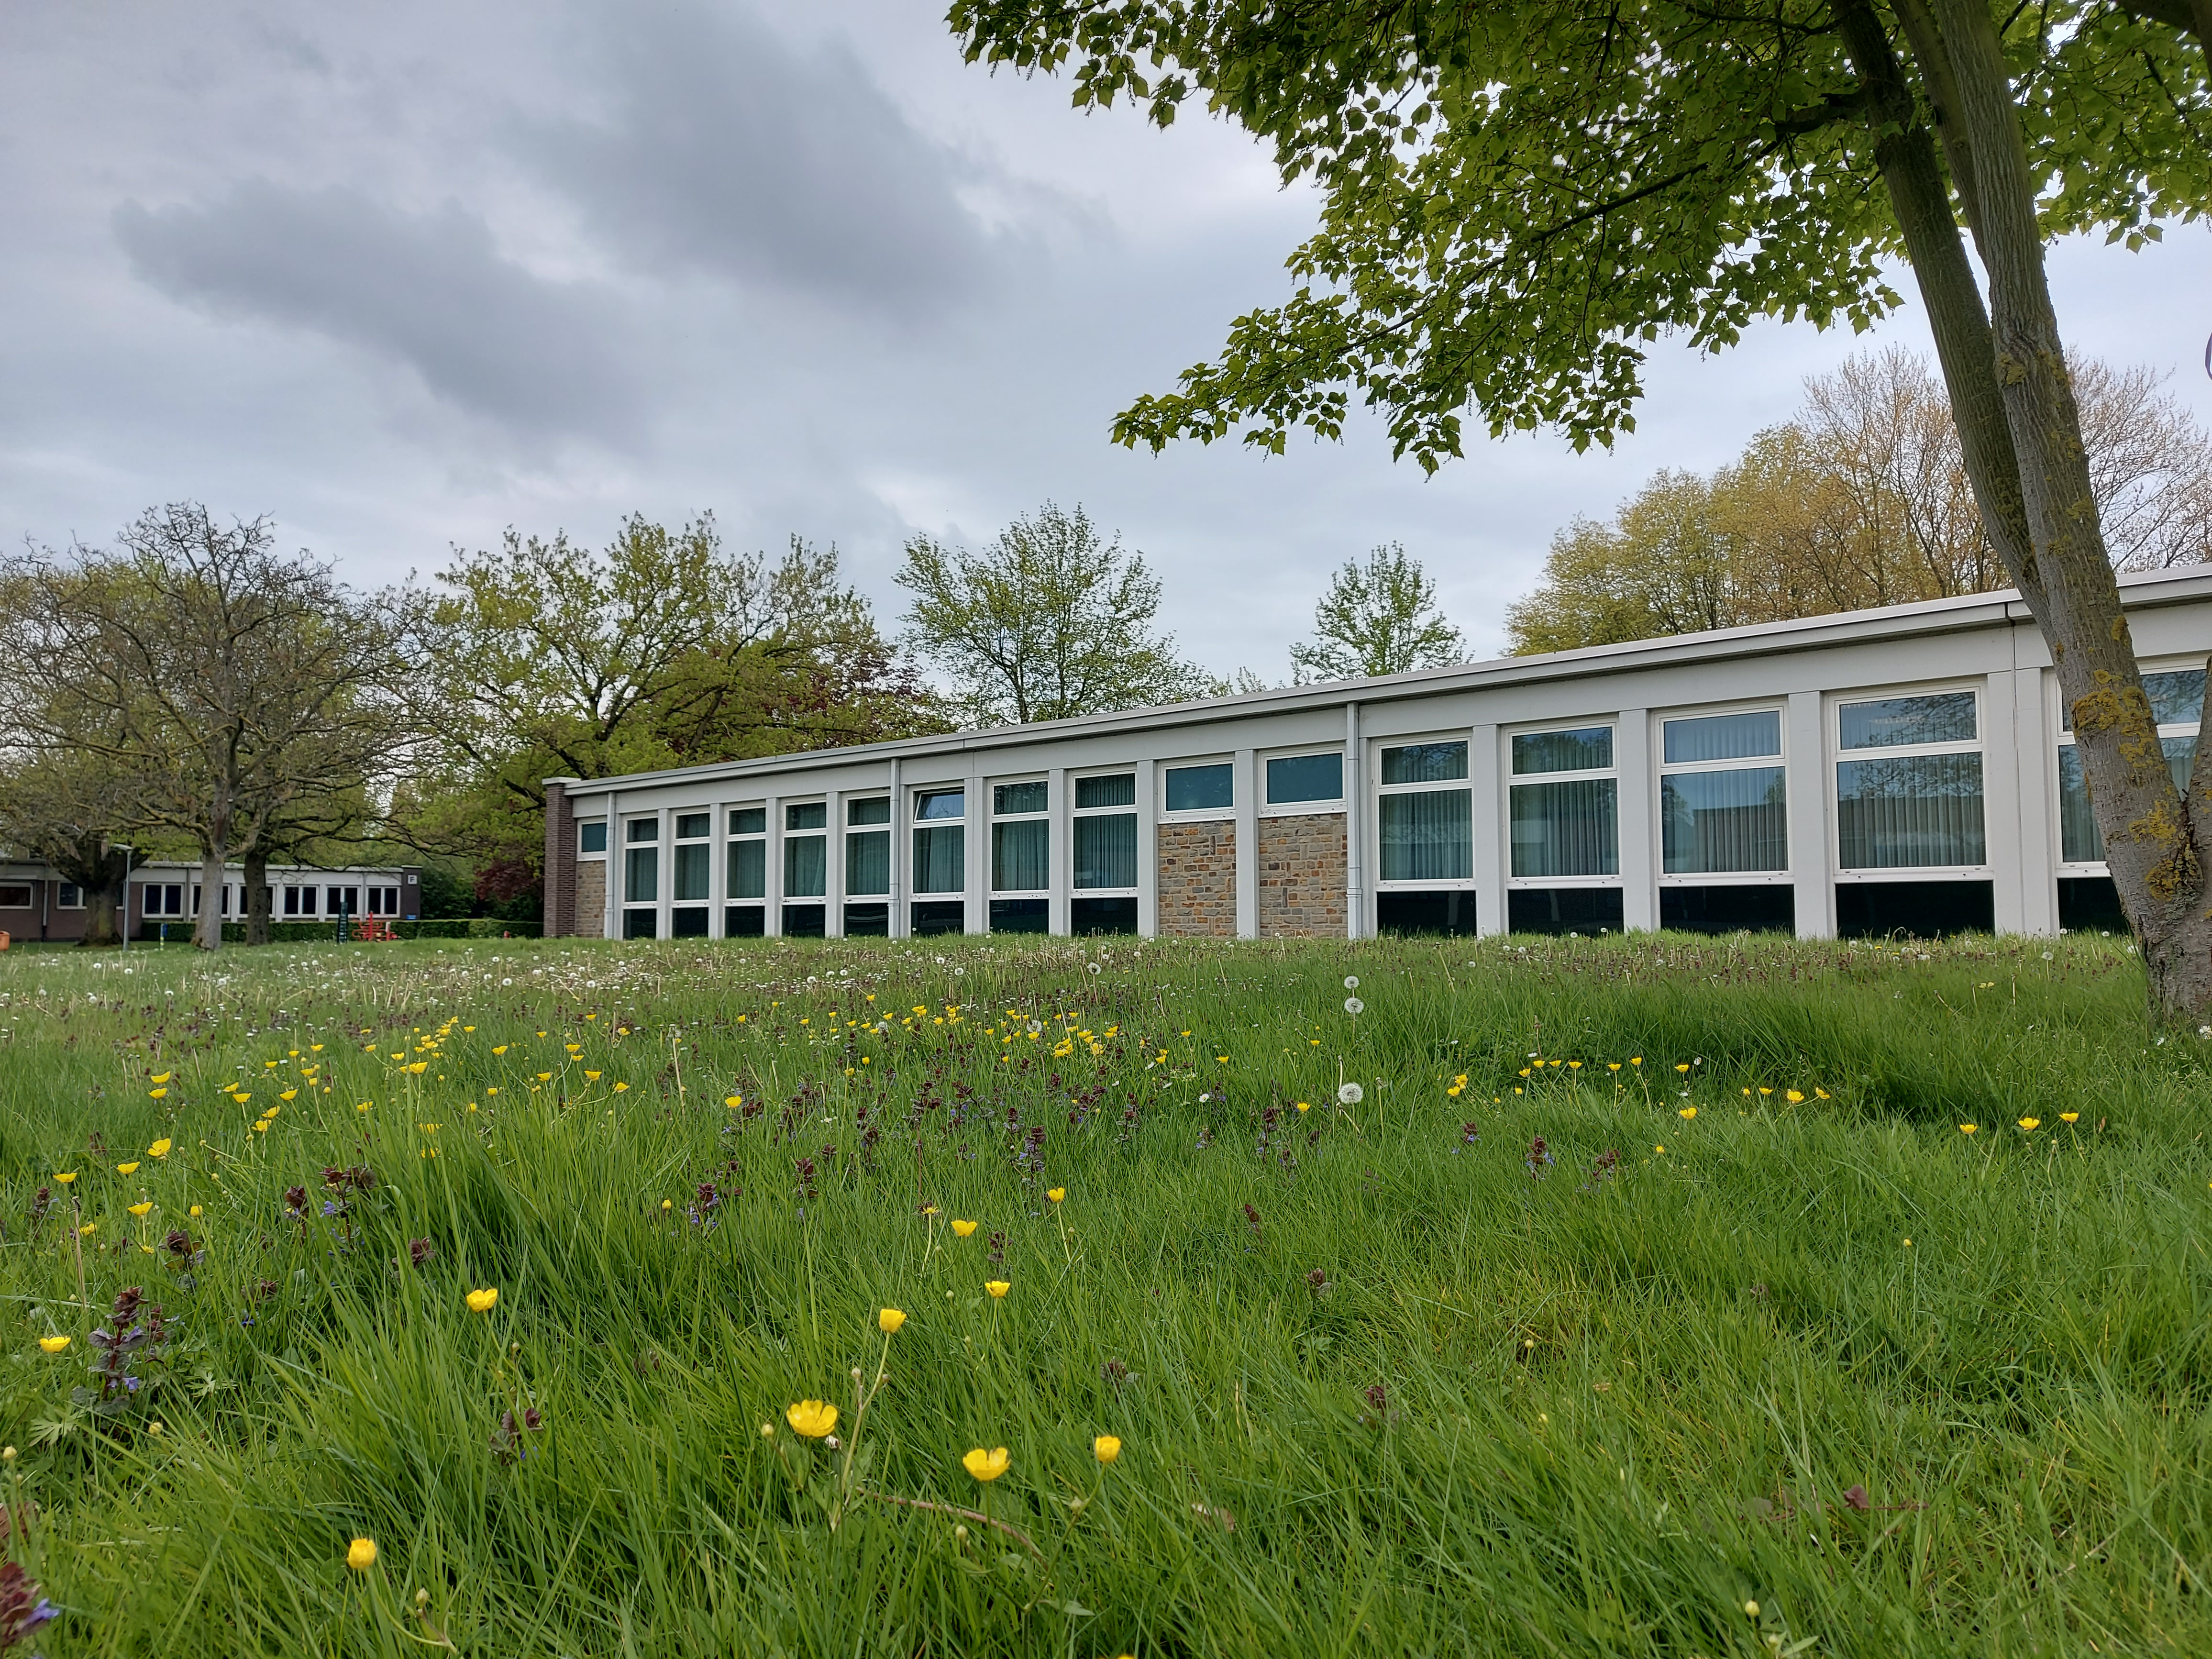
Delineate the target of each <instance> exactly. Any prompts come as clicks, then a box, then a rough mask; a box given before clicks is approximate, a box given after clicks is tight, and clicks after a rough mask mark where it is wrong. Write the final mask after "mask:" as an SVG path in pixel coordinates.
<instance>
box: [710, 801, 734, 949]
mask: <svg viewBox="0 0 2212 1659" xmlns="http://www.w3.org/2000/svg"><path fill="white" fill-rule="evenodd" d="M708 810H709V811H712V812H713V813H714V817H713V819H712V820H711V823H712V824H713V826H714V828H713V832H712V833H711V834H710V835H708V837H707V937H708V939H726V938H728V937H729V927H728V923H729V920H730V803H729V802H727V801H726V800H718V801H716V802H715V803H714V805H713V806H712V807H711V808H709V809H708Z"/></svg>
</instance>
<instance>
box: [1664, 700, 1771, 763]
mask: <svg viewBox="0 0 2212 1659" xmlns="http://www.w3.org/2000/svg"><path fill="white" fill-rule="evenodd" d="M1660 748H1661V749H1662V751H1663V758H1664V759H1665V760H1666V761H1667V763H1668V764H1669V765H1674V766H1680V765H1685V764H1686V763H1690V762H1692V761H1723V760H1749V759H1752V758H1753V757H1757V756H1760V755H1778V754H1780V753H1781V752H1782V714H1781V711H1780V710H1778V709H1773V708H1755V709H1753V710H1752V711H1751V712H1750V713H1749V714H1700V715H1699V716H1697V717H1696V718H1695V719H1692V720H1662V721H1661V722H1660Z"/></svg>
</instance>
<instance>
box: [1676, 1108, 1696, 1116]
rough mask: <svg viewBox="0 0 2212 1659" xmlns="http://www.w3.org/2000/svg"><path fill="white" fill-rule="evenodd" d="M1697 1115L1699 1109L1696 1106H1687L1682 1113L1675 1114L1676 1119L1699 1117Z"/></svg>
mask: <svg viewBox="0 0 2212 1659" xmlns="http://www.w3.org/2000/svg"><path fill="white" fill-rule="evenodd" d="M1674 1115H1675V1116H1676V1117H1680V1118H1692V1117H1695V1116H1697V1115H1698V1109H1697V1108H1696V1107H1694V1106H1685V1107H1684V1108H1682V1109H1681V1110H1680V1111H1679V1112H1677V1113H1675V1114H1674Z"/></svg>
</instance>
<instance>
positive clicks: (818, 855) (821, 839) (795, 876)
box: [783, 800, 829, 898]
mask: <svg viewBox="0 0 2212 1659" xmlns="http://www.w3.org/2000/svg"><path fill="white" fill-rule="evenodd" d="M783 828H784V831H785V834H784V841H783V896H784V897H786V898H820V897H822V896H823V895H825V894H826V893H827V892H828V891H829V834H828V831H829V802H827V801H819V800H805V801H792V802H788V803H787V804H786V805H785V806H784V809H783ZM794 831H796V832H800V833H793V832H794Z"/></svg>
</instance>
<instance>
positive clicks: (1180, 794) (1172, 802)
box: [1167, 762, 1237, 812]
mask: <svg viewBox="0 0 2212 1659" xmlns="http://www.w3.org/2000/svg"><path fill="white" fill-rule="evenodd" d="M1236 804H1237V769H1236V768H1234V767H1233V766H1231V765H1230V764H1229V763H1227V762H1223V763H1221V764H1219V765H1218V766H1170V767H1169V768H1168V769H1167V810H1168V811H1170V812H1213V811H1227V810H1228V809H1229V808H1230V807H1231V806H1233V805H1236Z"/></svg>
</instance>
